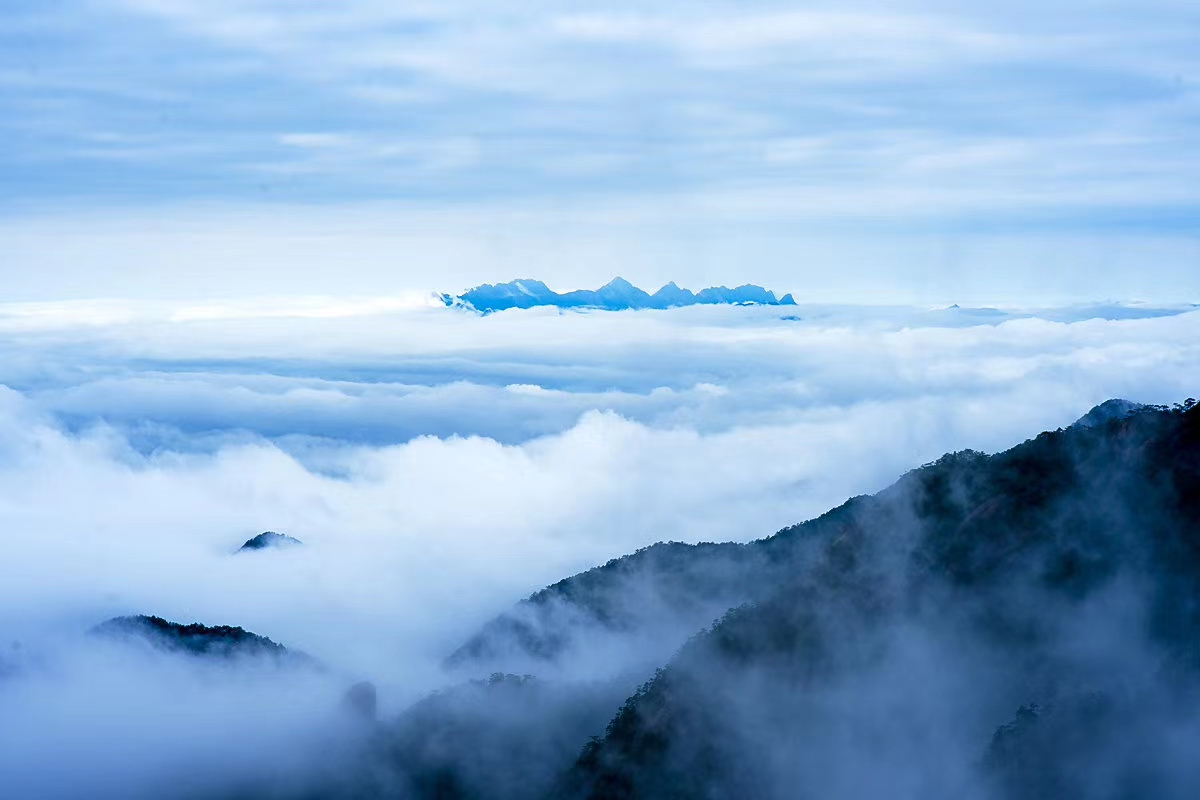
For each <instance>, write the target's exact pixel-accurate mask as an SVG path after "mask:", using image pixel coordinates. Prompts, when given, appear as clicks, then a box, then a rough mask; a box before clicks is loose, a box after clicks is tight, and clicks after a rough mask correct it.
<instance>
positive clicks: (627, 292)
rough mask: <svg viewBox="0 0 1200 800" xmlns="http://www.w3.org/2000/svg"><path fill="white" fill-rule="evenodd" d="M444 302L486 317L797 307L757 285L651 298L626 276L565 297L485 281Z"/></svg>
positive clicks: (669, 288) (528, 282)
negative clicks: (548, 311) (542, 309)
mask: <svg viewBox="0 0 1200 800" xmlns="http://www.w3.org/2000/svg"><path fill="white" fill-rule="evenodd" d="M441 298H442V302H444V303H445V304H446V305H447V306H464V307H468V308H471V309H474V310H475V311H479V312H481V313H484V314H489V313H491V312H493V311H504V310H505V309H509V308H533V307H534V306H555V307H557V308H595V309H602V310H605V311H625V310H629V309H639V308H660V309H661V308H677V307H680V306H692V305H763V306H794V305H796V301H795V299H794V298H793V297H792V296H791V295H790V294H785V295H784V296H783V297H779V298H777V297H776V296H775V293H774V292H772V291H770V290H769V289H764V288H763V287H761V286H755V285H753V284H744V285H742V286H737V287H734V288H733V289H730V288H729V287H727V286H710V287H709V288H707V289H701V290H700V291H699V292H695V293H693V292H692V291H690V290H688V289H681V288H680V287H679V286H678V285H676V284H675V282H674V281H671V282H670V283H668V284H667V285H666V286H663V287H662V288H661V289H659V290H658V291H657V292H655V293H654V294H649V293H648V292H646V291H644V290H642V289H639V288H638V287H636V286H634V285H633V284H632V283H630V282H629V281H627V280H625V279H624V278H620V277H617V278H613V279H612V280H611V281H609V282H608V283H606V284H604V285H603V286H601V287H600V288H599V289H578V290H576V291H573V292H564V293H562V294H559V293H558V292H555V291H553V290H551V289H550V288H549V287H547V286H546V284H544V283H542V282H541V281H538V280H533V279H530V278H521V279H518V280H514V281H509V282H508V283H495V284H492V283H485V284H483V285H482V286H476V287H475V288H474V289H470V290H469V291H466V292H464V293H463V294H461V295H457V296H455V295H449V294H443V295H441Z"/></svg>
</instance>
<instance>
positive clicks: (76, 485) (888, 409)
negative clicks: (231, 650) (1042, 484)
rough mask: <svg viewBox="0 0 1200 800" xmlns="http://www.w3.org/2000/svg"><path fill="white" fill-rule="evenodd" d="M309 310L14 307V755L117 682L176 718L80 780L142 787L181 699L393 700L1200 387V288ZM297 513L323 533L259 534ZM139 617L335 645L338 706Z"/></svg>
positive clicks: (6, 575)
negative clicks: (639, 577) (208, 652)
mask: <svg viewBox="0 0 1200 800" xmlns="http://www.w3.org/2000/svg"><path fill="white" fill-rule="evenodd" d="M301 306H302V308H303V309H307V311H303V310H297V308H296V307H295V306H292V307H291V310H288V309H287V308H286V307H284V308H283V309H282V310H281V307H275V308H273V309H272V310H270V311H269V312H264V311H263V310H262V309H261V308H260V309H252V308H245V307H241V308H239V307H228V306H227V307H208V308H206V309H203V313H200V312H199V311H197V309H195V308H192V309H190V310H189V309H181V308H178V307H174V308H164V307H158V306H141V305H137V304H126V305H121V304H115V305H114V304H108V305H105V304H97V305H93V306H90V308H91V309H92V312H93V313H92V315H91V318H90V319H91V321H86V320H88V319H89V315H88V314H86V313H76V312H80V311H81V309H80V308H79V307H76V306H72V307H71V308H70V313H64V310H63V307H60V306H53V305H51V306H37V307H30V306H20V307H12V306H10V307H6V308H5V309H4V313H3V314H0V353H3V356H4V357H3V358H2V359H0V363H2V364H3V366H2V367H0V383H3V384H5V388H3V389H0V531H2V533H0V543H2V547H3V550H4V558H3V559H0V609H2V611H0V641H3V642H4V643H5V647H8V648H9V649H8V650H5V651H4V652H2V653H0V657H2V659H3V664H5V665H7V666H6V667H5V669H4V670H0V671H5V674H8V673H9V672H12V673H13V675H15V677H13V675H9V677H6V678H4V679H0V707H3V708H4V711H5V713H4V715H3V716H4V718H5V719H6V720H9V721H10V722H7V723H6V725H9V726H11V725H12V722H11V720H14V719H15V720H18V721H19V722H18V723H17V727H8V728H7V729H6V730H7V736H8V737H10V738H11V737H15V736H18V735H19V736H22V737H24V738H23V739H22V741H24V742H25V743H24V744H23V745H22V747H21V748H19V749H16V750H5V752H10V753H16V754H17V755H14V756H12V757H11V759H10V760H9V761H8V762H6V763H5V764H4V765H3V768H4V769H5V770H15V769H17V766H18V764H22V763H23V764H36V763H38V759H39V758H46V759H49V758H51V757H52V756H51V754H52V753H53V752H55V750H56V749H59V748H67V749H70V748H74V749H75V751H78V752H82V751H84V750H87V749H88V748H89V747H90V746H91V744H93V742H92V741H91V739H90V737H91V736H92V735H93V733H94V734H95V735H96V736H100V734H99V733H98V728H97V727H96V724H94V722H95V719H96V715H97V714H99V715H100V716H101V717H102V716H103V714H104V711H103V709H100V708H98V707H96V706H94V705H92V704H90V703H88V702H85V698H88V697H91V696H94V695H97V694H106V695H107V696H111V697H114V698H119V699H122V700H123V701H128V702H130V703H134V704H138V707H139V708H143V707H144V708H146V709H147V711H146V713H145V714H144V715H134V716H132V717H130V719H129V722H128V725H127V729H126V728H122V730H121V731H120V732H118V733H117V734H114V735H113V736H111V737H110V738H108V739H106V742H105V748H106V749H105V750H104V751H103V753H104V755H103V757H101V755H97V756H96V758H97V760H96V761H95V762H94V763H93V762H90V761H86V760H84V761H81V762H80V765H81V766H80V770H82V771H83V772H89V771H93V770H94V774H96V775H99V774H102V773H103V774H108V773H105V772H104V770H109V769H111V770H112V771H113V773H114V774H118V773H119V774H123V775H125V776H126V777H127V778H128V780H130V781H132V782H134V783H137V785H138V786H144V785H147V784H146V781H148V780H149V778H147V777H146V776H147V773H145V772H143V771H141V770H121V769H117V767H116V766H114V765H116V764H120V763H132V762H134V761H138V757H137V755H136V754H137V753H138V752H140V751H139V749H138V748H139V747H141V743H143V742H144V741H145V740H146V738H147V737H150V738H155V737H156V736H157V734H156V733H155V731H159V730H160V729H161V730H177V727H176V726H177V725H178V718H175V717H172V716H171V715H170V714H168V713H167V712H166V711H164V710H163V709H165V708H168V707H169V706H170V704H169V703H168V701H167V700H166V699H165V695H161V694H160V695H156V694H155V692H165V693H168V694H169V693H170V692H175V691H177V692H180V693H181V696H180V697H178V698H175V699H174V700H172V701H171V702H179V703H182V704H184V705H185V706H187V705H188V704H189V703H195V704H196V705H195V707H196V708H197V709H198V710H197V711H196V713H197V714H200V713H202V712H201V711H200V710H199V709H203V708H204V707H205V702H206V701H205V699H204V698H205V697H206V696H207V693H213V692H215V694H214V695H213V696H214V697H215V698H217V699H216V700H214V703H215V704H216V705H215V706H214V707H216V706H222V704H224V705H223V706H222V707H225V708H234V707H236V708H239V709H241V710H242V712H244V713H245V715H247V718H248V719H252V720H256V721H257V722H256V723H255V724H259V725H262V726H265V729H270V730H279V731H284V730H286V731H290V732H291V734H292V735H294V736H296V737H299V738H297V739H295V741H296V742H300V741H302V740H303V739H304V737H305V736H308V735H310V734H311V735H315V732H316V731H319V730H321V729H322V726H325V725H327V720H328V713H329V709H330V708H333V707H336V697H337V695H338V692H339V691H340V688H339V687H340V686H342V685H343V684H344V683H345V682H346V681H350V680H357V679H360V678H368V679H370V680H372V681H374V682H375V683H376V684H378V685H379V687H380V694H381V702H382V703H383V707H384V709H385V710H387V711H394V710H396V709H399V708H401V707H403V706H405V705H407V704H408V703H409V702H411V701H413V700H415V699H417V698H418V697H420V696H421V695H422V694H424V693H425V692H427V691H429V690H431V689H434V688H437V687H438V686H439V685H441V681H442V680H443V678H442V676H441V674H440V673H439V671H438V668H437V664H438V662H439V661H440V660H441V658H442V657H444V656H445V655H446V654H448V653H449V652H450V651H451V650H453V649H454V648H455V647H457V646H458V645H459V644H461V643H462V641H463V640H465V638H466V637H467V636H468V635H469V634H470V633H471V632H472V631H473V630H475V629H476V628H477V627H478V626H479V624H480V623H482V622H483V621H484V620H486V619H488V618H490V617H491V616H493V615H494V614H495V613H497V612H498V611H500V610H502V609H504V608H506V607H507V606H508V605H509V604H511V603H512V602H514V601H515V600H517V599H519V598H521V597H523V596H525V595H527V594H528V593H529V592H531V591H533V590H535V589H538V588H540V587H541V586H543V585H545V584H547V583H550V582H552V581H554V580H557V579H559V578H561V577H563V576H565V575H569V574H571V573H574V572H577V571H579V570H582V569H585V568H587V567H590V566H592V565H594V564H597V563H601V562H603V561H605V560H607V559H608V558H611V557H614V556H617V555H620V554H622V553H626V552H629V551H632V550H634V549H636V548H638V547H641V546H643V545H646V544H649V543H652V542H655V541H660V540H679V541H703V540H738V541H745V540H748V539H752V538H757V537H761V536H764V535H767V534H769V533H771V532H773V531H775V530H777V529H779V528H781V527H784V526H785V525H788V524H791V523H794V522H796V521H799V520H802V519H805V518H809V517H812V516H814V515H816V514H819V513H820V512H822V511H824V510H826V509H827V508H829V507H832V506H834V505H836V504H838V503H840V502H841V501H842V500H844V499H845V498H846V497H848V496H850V495H855V494H860V493H864V492H872V491H876V490H878V489H880V488H882V487H883V486H885V485H887V484H888V483H890V482H891V481H892V480H893V479H894V478H895V477H896V476H897V475H898V474H899V473H901V472H903V471H904V470H906V469H908V468H910V467H912V466H915V465H917V464H920V463H923V462H926V461H929V460H932V459H933V458H936V457H937V456H938V455H940V454H941V453H943V452H945V451H948V450H956V449H962V448H968V447H969V448H974V449H979V450H985V451H995V450H999V449H1002V448H1005V447H1008V446H1010V445H1012V444H1014V443H1016V442H1017V441H1020V440H1021V439H1023V438H1025V437H1026V436H1028V435H1031V434H1032V433H1033V432H1036V431H1038V430H1042V429H1053V428H1056V427H1059V426H1063V425H1066V424H1069V423H1070V422H1071V421H1073V419H1074V418H1075V417H1077V416H1078V415H1079V414H1080V413H1082V412H1083V411H1085V410H1087V409H1088V408H1089V407H1091V405H1094V404H1095V403H1096V402H1098V401H1100V400H1103V399H1106V398H1108V397H1112V396H1123V397H1128V398H1130V399H1132V400H1137V401H1142V402H1170V401H1173V400H1177V399H1180V398H1182V397H1185V396H1188V395H1189V394H1192V395H1194V394H1195V391H1194V384H1192V385H1189V383H1190V382H1191V381H1193V380H1194V379H1193V376H1194V375H1195V374H1196V373H1197V368H1198V367H1200V347H1198V346H1197V345H1196V344H1195V342H1197V341H1200V336H1198V335H1197V334H1200V313H1197V312H1195V311H1190V310H1188V309H1187V308H1186V307H1179V308H1174V309H1149V308H1138V307H1133V308H1131V307H1122V308H1109V309H1107V310H1105V311H1104V312H1103V313H1102V314H1101V316H1100V317H1096V316H1095V315H1096V314H1097V313H1100V312H1097V311H1096V310H1095V309H1084V310H1081V309H1067V310H1061V309H1060V310H1042V311H1037V312H1023V311H1019V310H1011V309H1010V310H1004V311H988V310H979V309H975V310H972V309H941V310H926V309H903V308H892V309H861V308H859V309H852V308H835V307H804V306H801V307H800V308H799V309H787V310H786V311H785V310H781V309H771V308H689V309H681V310H675V311H668V312H615V313H576V312H568V313H559V312H558V311H556V310H551V309H548V310H532V311H513V312H501V313H497V314H493V315H489V316H487V317H478V316H475V315H471V314H461V313H457V312H455V311H454V310H451V309H433V308H425V307H420V306H419V305H413V304H410V307H404V308H400V309H399V310H397V309H394V308H392V309H387V310H382V311H381V310H379V309H378V308H377V307H366V308H365V309H364V308H362V307H358V308H355V307H353V306H351V307H349V310H347V307H346V306H338V307H337V308H341V309H342V311H341V312H339V313H324V312H320V309H321V308H322V307H321V306H320V304H318V303H316V302H315V301H313V302H312V303H307V304H301ZM314 309H317V312H314ZM793 313H794V314H798V315H799V316H800V319H799V320H795V319H784V318H783V317H784V316H790V315H791V314H793ZM1104 316H1108V317H1114V318H1110V319H1105V318H1103V317H1104ZM1115 317H1133V318H1115ZM81 320H84V321H81ZM981 320H985V321H986V322H985V324H980V322H981ZM1062 320H1068V321H1062ZM267 529H270V530H277V531H281V532H284V533H287V534H290V535H293V536H296V537H298V538H300V539H301V540H303V541H304V542H305V546H304V547H298V548H293V549H289V550H285V551H270V552H264V553H252V554H242V555H238V556H234V555H232V553H233V551H234V550H236V549H237V547H238V546H240V544H241V543H242V542H243V541H245V540H246V539H247V538H249V537H250V536H251V535H253V534H256V533H258V532H260V531H263V530H267ZM130 613H152V614H158V615H160V616H163V617H166V618H168V619H173V620H177V621H182V622H190V621H202V622H205V623H208V624H232V625H241V626H243V627H245V628H247V629H249V630H252V631H255V632H256V633H260V634H263V635H267V636H270V637H271V638H272V639H274V640H276V641H279V642H282V643H284V644H286V645H288V646H289V647H294V648H297V649H300V650H303V651H305V652H308V653H310V654H311V655H313V656H314V657H316V658H317V659H319V660H320V661H322V662H324V663H326V664H328V665H330V668H331V670H332V672H331V673H330V674H329V675H327V676H325V677H318V678H313V677H297V678H286V679H283V678H278V677H271V678H262V680H265V681H267V682H268V684H269V685H271V686H273V687H275V688H276V689H278V690H279V691H281V692H283V696H287V695H288V693H289V692H291V691H292V690H291V689H288V688H287V687H288V686H290V685H291V684H290V683H289V682H291V681H295V682H297V686H300V687H302V686H304V685H310V684H314V683H315V685H318V686H319V687H320V690H319V691H309V690H304V691H303V692H302V691H301V688H296V689H295V691H296V692H301V693H303V694H304V696H305V697H312V698H330V700H329V702H328V703H325V702H323V701H316V700H314V701H313V702H312V703H305V704H301V705H300V706H299V707H297V706H291V707H288V708H289V710H287V711H286V713H285V712H284V711H281V710H280V709H281V708H282V707H283V706H281V705H279V703H281V702H282V701H280V700H279V699H278V698H279V697H280V695H279V694H278V693H277V692H275V691H271V692H265V693H264V692H258V691H256V690H254V689H253V688H252V687H251V688H247V686H246V684H245V683H244V681H245V680H246V679H244V678H241V677H238V676H236V675H230V676H225V677H222V678H219V679H214V678H212V677H205V675H208V673H206V672H203V671H201V672H200V673H198V674H197V675H193V674H192V673H193V670H192V667H189V666H186V665H185V666H178V665H177V666H174V667H171V668H170V669H171V670H173V672H172V673H171V674H172V675H176V678H178V675H177V674H176V673H179V674H183V675H185V676H191V677H187V679H186V680H184V679H183V678H178V679H175V678H172V679H171V680H167V679H166V678H147V679H146V681H141V680H138V679H137V678H136V676H138V675H141V673H142V671H145V672H146V674H147V675H151V674H155V675H158V674H160V673H158V672H155V669H157V668H152V667H150V666H146V665H145V664H144V663H143V662H141V661H137V662H136V663H137V664H141V666H131V665H129V664H126V661H128V660H129V659H130V658H131V656H129V655H128V654H111V653H107V651H105V650H104V648H100V649H98V650H97V649H96V646H94V645H86V646H84V645H81V644H80V642H81V641H83V640H81V637H82V636H83V633H82V632H83V631H86V630H87V629H88V628H90V627H91V626H92V625H94V624H96V623H98V622H100V621H102V620H103V619H106V618H108V617H111V616H115V615H119V614H130ZM81 648H82V649H81ZM80 653H83V654H84V655H79V654H80ZM122 664H124V665H125V666H122ZM129 675H133V676H135V677H134V678H133V679H131V678H129V677H128V676H129ZM47 676H53V677H47ZM160 680H161V681H164V682H163V683H161V684H159V683H155V681H160ZM29 681H32V682H33V683H28V682H29ZM306 682H307V683H306ZM168 684H169V686H170V687H176V688H173V689H172V688H169V687H168ZM38 687H40V688H38ZM155 687H161V688H155ZM178 687H183V688H178ZM310 688H311V685H310ZM156 697H159V699H155V698H156ZM254 698H259V699H254ZM114 702H116V701H114ZM285 705H286V704H285ZM155 709H157V710H155ZM234 716H235V717H236V716H237V715H234ZM89 720H92V722H89ZM199 724H200V723H199V722H197V725H199ZM206 724H207V723H206ZM212 724H213V725H216V724H217V723H215V722H213V723H212ZM89 725H90V726H91V727H89ZM20 731H25V732H26V733H29V732H33V733H30V735H28V736H26V735H25V733H19V732H20ZM89 732H93V733H89ZM212 735H213V737H214V738H213V744H212V748H214V749H213V751H212V752H213V753H214V758H215V757H217V756H216V755H215V754H216V752H217V751H219V750H220V749H221V747H222V745H221V744H220V743H219V740H220V735H219V730H218V729H217V728H214V729H213V734H212ZM280 735H283V734H280ZM285 738H286V737H285ZM186 739H187V737H186V736H182V735H181V737H180V738H179V739H178V742H179V746H180V747H183V746H184V744H185V741H184V740H186ZM14 741H15V740H14ZM156 741H159V742H160V744H161V745H162V750H163V755H162V758H163V759H166V760H168V761H169V760H170V759H172V758H175V755H176V754H174V753H173V752H172V746H171V745H170V741H171V740H170V737H166V738H161V739H156ZM288 741H292V739H288ZM226 744H227V745H228V746H229V747H231V748H233V747H234V743H232V742H227V743H226ZM299 746H300V745H299V744H296V747H299ZM0 749H2V748H0ZM283 751H284V752H290V751H289V750H288V748H286V747H285V748H283ZM95 752H96V753H100V751H95ZM123 759H125V760H126V761H124V762H123ZM150 761H152V762H153V763H150V764H149V766H147V769H151V768H153V767H154V766H155V764H159V763H160V762H159V761H157V760H155V759H151V760H150ZM138 763H146V762H138ZM161 763H165V762H161ZM272 763H276V762H274V761H273V762H272ZM277 766H278V764H277ZM279 768H280V769H283V767H282V766H280V767H279ZM14 774H16V773H14ZM21 774H23V775H24V774H26V773H21ZM89 774H92V773H89ZM27 777H28V780H30V781H32V783H30V784H29V785H31V786H32V785H36V775H28V776H27ZM49 794H50V795H52V794H53V792H49Z"/></svg>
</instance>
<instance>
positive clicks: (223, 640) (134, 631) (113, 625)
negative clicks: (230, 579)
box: [92, 615, 318, 667]
mask: <svg viewBox="0 0 1200 800" xmlns="http://www.w3.org/2000/svg"><path fill="white" fill-rule="evenodd" d="M92 632H93V633H94V634H96V635H98V636H105V637H108V638H114V639H126V640H133V641H138V642H144V643H146V644H149V645H151V646H153V647H155V648H158V649H160V650H164V651H167V652H174V653H182V654H186V655H192V656H201V657H205V658H217V659H231V658H267V659H270V660H273V661H275V662H277V663H280V664H288V665H292V666H306V667H316V666H318V662H317V661H316V660H315V659H313V658H312V657H311V656H309V655H307V654H305V653H301V652H299V651H296V650H289V649H288V648H286V647H284V646H283V645H281V644H277V643H276V642H273V641H271V640H270V639H268V638H267V637H266V636H259V635H258V634H256V633H251V632H250V631H247V630H245V629H243V628H238V627H234V626H230V625H202V624H200V623H198V622H193V623H191V624H188V625H183V624H180V623H178V622H169V621H167V620H165V619H163V618H162V617H153V616H145V615H138V616H131V617H114V618H113V619H110V620H107V621H105V622H102V623H100V624H99V625H97V626H96V627H94V628H93V629H92Z"/></svg>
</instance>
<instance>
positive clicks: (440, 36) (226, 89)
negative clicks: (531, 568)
mask: <svg viewBox="0 0 1200 800" xmlns="http://www.w3.org/2000/svg"><path fill="white" fill-rule="evenodd" d="M1198 39H1200V10H1197V9H1196V7H1195V5H1194V4H1193V3H1186V2H1178V1H1177V0H1176V1H1171V0H1150V2H1141V3H1133V2H1086V3H1084V2H1057V3H1052V4H1046V3H1034V2H1028V1H1027V0H1017V2H1014V3H1007V4H1004V5H1003V6H992V5H990V4H980V3H974V4H963V3H946V2H938V1H937V0H929V1H928V2H920V1H919V0H917V1H909V2H902V3H887V4H883V3H870V2H851V3H838V4H819V3H778V2H759V3H734V2H719V1H718V2H704V3H672V2H667V3H663V2H659V3H625V2H605V3H600V4H587V5H578V4H571V3H564V2H543V1H542V0H527V1H526V2H522V3H512V2H507V1H506V0H499V2H474V1H473V0H463V1H461V2H441V3H424V2H414V3H393V2H380V1H379V0H348V2H344V3H339V4H336V6H333V5H331V4H328V3H316V2H306V1H305V0H290V1H282V0H74V2H59V1H56V0H49V1H46V0H42V1H40V2H29V1H27V0H11V1H10V2H9V3H7V4H6V11H5V15H4V18H3V20H2V21H0V245H3V246H4V250H5V251H6V252H7V253H8V255H7V256H6V257H4V259H3V262H0V269H3V271H4V273H5V277H6V278H8V284H9V296H10V298H15V299H54V298H63V297H87V296H112V295H118V296H124V295H131V294H152V295H157V294H162V293H171V292H174V293H176V294H182V295H192V294H205V295H212V294H227V295H234V296H236V295H241V294H247V293H249V294H263V293H270V292H272V291H282V290H284V289H287V290H291V291H311V292H319V293H331V292H338V291H346V292H356V293H363V292H366V293H372V292H381V291H390V290H393V289H398V288H412V287H420V288H434V289H448V290H458V289H461V288H464V287H465V286H467V285H470V284H472V283H476V282H479V281H483V280H502V279H507V278H511V277H516V276H517V275H527V274H528V275H536V276H537V277H543V278H545V279H547V280H548V281H550V282H551V283H552V285H557V287H559V288H572V287H574V286H581V285H588V284H594V283H595V282H596V281H600V280H606V279H607V278H608V277H611V276H612V275H613V274H618V273H621V274H625V275H626V276H627V277H629V278H631V279H632V280H635V282H641V283H645V284H647V285H650V284H655V283H659V282H665V281H666V280H669V279H677V280H680V281H681V282H687V283H693V284H696V283H700V282H707V281H711V282H735V281H740V280H757V281H760V282H763V283H769V284H771V285H772V286H773V287H774V288H777V289H779V290H780V291H799V292H801V293H802V294H803V293H807V294H808V295H809V296H811V297H812V299H817V300H826V299H837V300H851V299H855V298H861V299H864V300H866V301H870V302H881V301H886V300H889V299H896V300H903V301H922V300H928V301H931V302H940V301H942V300H964V299H965V300H968V301H975V300H978V301H986V300H992V301H994V302H1001V301H1009V302H1016V301H1020V300H1023V299H1025V298H1028V297H1030V295H1034V299H1035V300H1039V301H1052V300H1056V299H1062V300H1072V299H1100V298H1113V297H1116V298H1121V299H1154V300H1184V299H1195V298H1196V296H1197V295H1198V294H1200V277H1197V276H1198V275H1200V232H1198V227H1200V226H1198V225H1197V222H1196V220H1197V219H1198V217H1197V212H1198V211H1200V145H1198V144H1197V143H1198V141H1200V139H1198V137H1197V136H1196V135H1195V131H1196V130H1197V123H1198V122H1200V91H1198V88H1197V87H1198V81H1200V55H1197V53H1198V52H1200V48H1197V47H1196V42H1197V40H1198ZM314 239H316V240H319V241H316V242H314V241H313V240H314ZM281 275H287V276H289V282H288V284H287V285H286V286H280V276H281Z"/></svg>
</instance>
